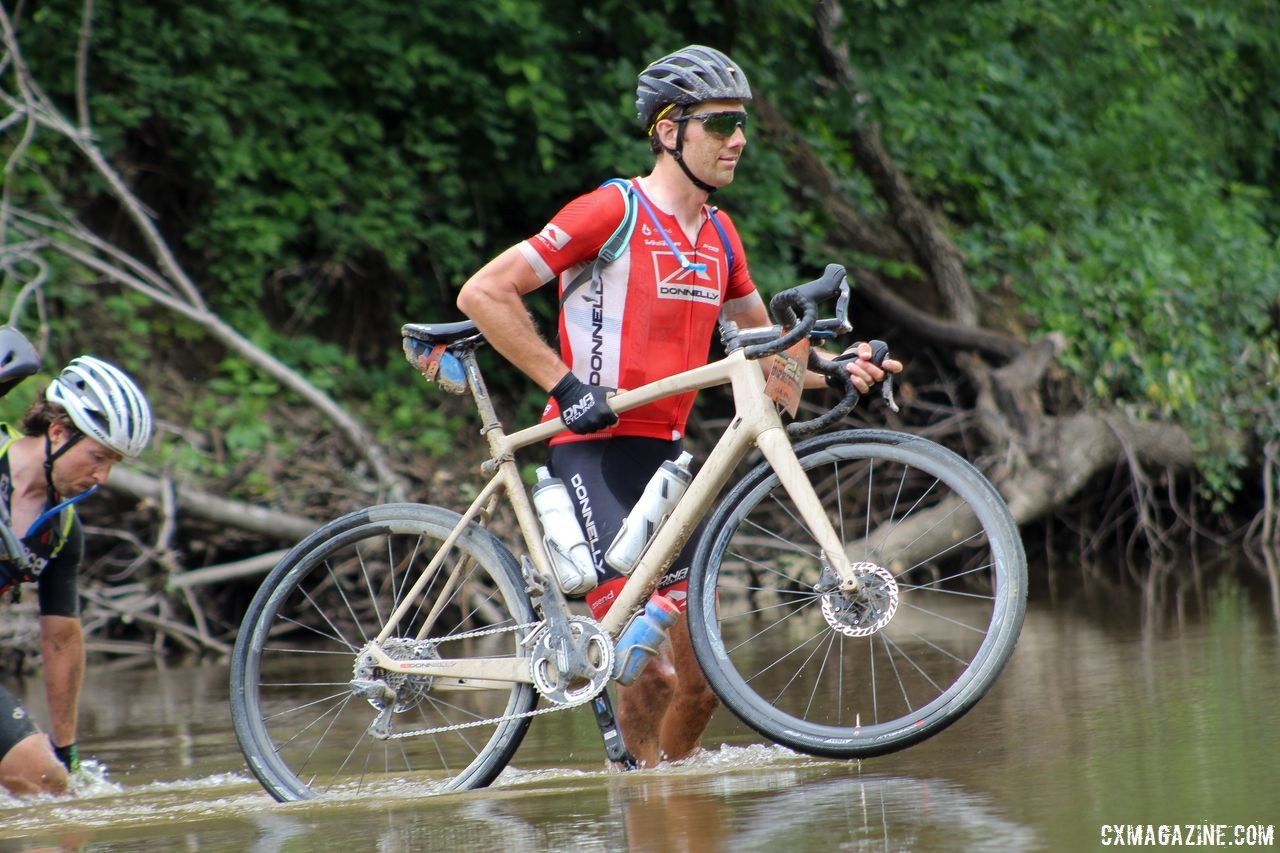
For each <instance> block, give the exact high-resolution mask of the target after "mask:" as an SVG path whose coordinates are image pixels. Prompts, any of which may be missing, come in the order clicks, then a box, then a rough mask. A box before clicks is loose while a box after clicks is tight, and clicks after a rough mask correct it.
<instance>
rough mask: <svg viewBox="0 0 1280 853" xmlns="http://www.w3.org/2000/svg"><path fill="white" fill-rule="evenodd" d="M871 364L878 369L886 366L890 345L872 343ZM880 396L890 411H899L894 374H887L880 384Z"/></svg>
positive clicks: (882, 342)
mask: <svg viewBox="0 0 1280 853" xmlns="http://www.w3.org/2000/svg"><path fill="white" fill-rule="evenodd" d="M870 343H871V363H872V364H874V365H875V366H876V367H880V366H881V365H882V364H884V360H885V359H886V358H888V357H889V345H888V344H887V343H885V342H884V341H881V340H875V341H871V342H870ZM880 396H881V397H882V398H884V404H885V405H886V406H888V407H889V411H891V412H894V413H895V414H896V413H897V411H898V401H897V400H895V399H893V374H892V373H886V374H885V375H884V379H883V380H881V382H880Z"/></svg>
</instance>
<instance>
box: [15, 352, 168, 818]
mask: <svg viewBox="0 0 1280 853" xmlns="http://www.w3.org/2000/svg"><path fill="white" fill-rule="evenodd" d="M21 425H22V433H23V434H19V433H18V432H16V431H14V430H13V429H12V428H10V427H9V426H8V425H5V424H0V520H2V521H3V522H4V523H5V524H7V525H8V526H9V527H10V528H11V529H12V530H13V531H14V534H15V535H16V536H18V537H19V538H20V539H21V542H22V544H23V545H24V546H25V547H26V548H27V549H28V550H29V551H30V552H31V553H32V554H33V555H34V557H35V560H34V562H33V563H32V564H31V565H32V567H33V568H27V569H24V568H21V567H19V566H18V565H17V564H16V563H15V562H14V561H13V560H0V592H3V591H4V590H7V589H9V588H12V587H16V585H17V584H19V583H23V582H29V581H35V582H36V583H37V584H38V597H39V609H40V651H41V657H42V660H43V666H44V684H45V696H46V697H47V700H48V704H49V715H50V718H51V722H52V731H51V732H50V734H49V735H47V736H46V735H45V734H43V733H41V732H40V731H39V730H38V729H37V728H36V726H35V724H34V723H33V722H32V721H31V718H30V716H29V715H28V714H27V712H26V709H24V708H23V707H22V705H21V704H19V703H18V701H17V699H16V698H15V697H14V696H13V695H12V694H10V693H9V692H8V691H7V690H5V689H4V688H3V687H0V784H3V785H4V787H5V788H7V789H8V790H9V791H10V792H11V793H13V794H15V795H26V794H37V793H49V794H61V793H64V792H65V791H66V789H67V783H68V778H69V776H68V774H69V773H74V772H75V771H77V770H78V769H79V754H78V751H77V748H76V720H77V709H78V705H79V696H80V685H81V681H82V679H83V676H84V636H83V634H82V633H81V627H80V619H79V615H78V613H79V602H78V595H77V592H76V573H77V571H78V570H79V567H80V562H81V559H82V556H83V553H84V537H83V533H82V531H81V528H80V522H79V520H78V519H77V518H76V514H75V508H74V506H73V504H74V502H75V501H77V500H79V499H80V498H82V497H84V496H86V495H87V494H88V493H89V492H91V491H92V490H93V489H95V488H96V487H97V486H99V485H101V484H102V483H105V482H106V480H107V475H108V474H109V473H110V472H111V466H112V465H114V464H115V463H117V462H119V461H121V460H122V459H123V458H124V457H126V456H130V457H132V456H137V455H138V454H140V453H141V452H142V451H143V449H144V448H145V447H146V446H147V442H148V440H149V439H150V438H151V409H150V407H149V406H148V404H147V400H146V397H145V396H144V395H143V393H142V391H141V390H140V389H139V388H138V386H137V385H136V384H134V382H133V380H132V379H130V378H129V377H128V376H126V375H125V374H124V373H123V372H122V371H121V370H119V369H118V368H116V367H114V366H112V365H110V364H108V363H107V362H105V361H101V360H99V359H96V358H93V357H92V356H87V355H86V356H81V357H79V358H76V359H73V360H72V361H71V363H70V364H68V365H67V366H66V367H65V368H64V369H63V370H62V372H61V373H60V374H59V375H58V376H57V378H55V379H54V380H53V381H52V382H51V383H50V384H49V387H48V388H47V389H46V391H45V393H44V395H43V396H42V397H40V398H37V400H36V402H35V403H34V404H32V406H31V408H30V409H28V410H27V412H26V414H25V415H24V416H23V418H22V424H21Z"/></svg>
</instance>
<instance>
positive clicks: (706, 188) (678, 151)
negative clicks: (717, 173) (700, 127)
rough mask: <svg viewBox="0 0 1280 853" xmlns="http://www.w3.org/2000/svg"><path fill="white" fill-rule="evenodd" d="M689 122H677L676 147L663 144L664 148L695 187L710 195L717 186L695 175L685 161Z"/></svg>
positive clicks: (682, 112)
mask: <svg viewBox="0 0 1280 853" xmlns="http://www.w3.org/2000/svg"><path fill="white" fill-rule="evenodd" d="M680 112H681V115H683V114H684V110H683V109H682V110H681V111H680ZM688 123H689V122H687V121H678V122H676V128H677V129H676V147H675V148H667V147H666V146H663V150H664V151H666V152H667V153H668V154H670V155H671V156H672V157H673V158H675V161H676V164H677V165H678V166H679V167H680V171H682V172H684V176H685V177H686V178H688V179H689V180H690V181H691V182H693V185H694V186H695V187H697V188H698V189H700V190H702V191H703V192H704V193H706V194H707V195H710V194H711V193H713V192H715V191H716V188H715V187H713V186H711V184H708V183H707V182H706V181H704V180H702V179H701V178H699V177H698V176H697V175H695V174H694V173H693V170H692V169H690V168H689V165H688V164H687V163H685V162H684V129H685V125H687V124H688Z"/></svg>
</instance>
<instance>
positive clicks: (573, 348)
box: [519, 180, 755, 444]
mask: <svg viewBox="0 0 1280 853" xmlns="http://www.w3.org/2000/svg"><path fill="white" fill-rule="evenodd" d="M632 186H633V187H634V188H635V191H636V192H641V193H642V192H643V190H641V189H640V187H639V183H638V182H637V181H634V180H633V181H632ZM646 200H649V199H648V197H647V196H646ZM649 207H650V208H651V209H652V210H653V213H654V215H655V216H657V217H658V219H659V221H660V224H661V226H662V228H664V229H665V230H666V232H667V235H668V236H669V237H670V238H671V240H672V242H673V243H675V245H676V248H677V249H679V251H680V252H681V253H683V254H684V256H685V257H686V258H687V259H688V260H690V261H693V262H696V263H703V264H706V270H705V271H701V272H699V271H695V270H682V269H681V267H680V262H679V260H678V259H677V258H676V256H675V255H673V254H672V253H671V250H670V248H668V246H667V243H666V241H665V240H663V239H662V235H661V234H660V233H659V232H658V229H657V228H655V227H654V223H653V221H652V220H651V219H650V218H649V213H648V212H647V211H646V210H645V207H644V205H639V206H638V209H637V211H636V224H635V230H634V231H632V234H631V240H630V242H629V243H628V245H627V248H626V249H625V250H624V251H623V252H622V254H621V255H620V256H619V257H618V259H617V260H615V261H614V262H613V263H610V264H606V265H604V268H603V272H602V274H601V287H600V288H599V289H598V290H597V289H594V288H593V287H592V285H591V282H590V281H589V280H588V281H587V282H586V283H584V284H583V285H581V286H579V287H578V289H577V290H575V291H574V292H573V293H572V294H571V295H570V297H569V299H568V301H567V302H565V304H564V305H563V306H562V308H561V311H560V357H561V358H563V359H564V361H565V363H566V364H568V365H570V366H571V367H572V369H573V373H574V375H575V376H577V377H578V378H579V379H581V380H582V381H583V382H586V383H588V384H591V385H602V386H605V387H610V388H622V389H628V390H629V389H634V388H639V387H640V386H641V385H645V384H647V383H650V382H654V381H656V380H658V379H664V378H666V377H668V376H672V375H674V374H676V373H680V372H682V371H685V370H689V369H691V368H694V367H701V366H702V365H704V364H706V363H707V356H708V354H709V351H710V348H711V335H712V333H713V332H714V331H715V329H716V320H717V319H718V317H719V315H720V308H721V306H722V305H723V304H724V303H725V302H726V301H728V300H730V299H738V298H741V297H743V296H748V295H750V294H751V293H753V292H754V291H755V285H754V284H753V283H752V281H751V275H750V273H749V272H748V271H747V263H746V254H745V252H744V251H743V248H742V242H741V240H740V239H739V238H738V232H737V230H736V229H735V228H734V227H733V223H732V222H730V221H729V217H728V216H726V215H725V214H724V213H722V212H717V213H716V219H717V220H718V221H719V222H720V225H721V227H722V228H723V229H724V232H725V236H726V237H727V238H728V239H729V241H730V243H731V245H732V247H733V258H734V262H733V269H732V270H730V269H729V268H728V258H727V256H726V253H725V247H724V246H722V245H721V239H720V233H719V231H717V229H716V227H715V225H714V224H713V223H712V222H711V221H710V220H709V219H708V216H709V215H710V210H711V209H710V208H709V207H707V208H705V209H704V211H703V217H702V224H701V227H700V229H699V231H698V234H697V235H696V238H695V240H693V241H690V239H689V237H688V235H686V234H685V233H684V231H683V230H682V229H681V227H680V225H679V223H677V222H676V219H675V217H674V216H671V215H669V214H667V213H665V212H664V211H662V210H660V209H658V207H657V206H656V205H654V204H653V202H652V200H649ZM624 213H625V206H624V203H623V198H622V193H620V192H619V191H618V188H617V187H614V186H605V187H601V188H600V189H597V190H595V191H594V192H591V193H588V194H586V195H584V196H580V197H578V198H577V199H575V200H573V201H571V202H570V203H569V204H568V205H566V206H565V207H564V209H563V210H561V211H560V212H559V213H557V214H556V215H555V216H554V217H552V219H551V221H550V222H549V223H547V226H546V227H545V228H543V229H542V231H540V232H539V233H538V234H537V235H536V236H534V237H531V238H529V239H528V240H526V241H524V242H523V243H520V244H519V251H520V253H521V254H522V255H523V256H524V258H525V259H526V260H527V261H528V262H529V263H530V265H532V267H533V268H534V270H535V271H536V272H537V274H538V275H539V276H540V277H541V278H542V280H543V281H550V280H551V279H552V278H554V277H556V276H557V275H558V276H559V277H560V288H559V292H560V293H561V294H563V292H564V288H565V287H567V286H568V285H569V283H570V282H572V281H573V280H574V279H575V278H576V277H577V276H578V274H579V273H581V272H582V271H583V270H584V269H586V268H587V267H589V266H590V265H591V264H592V263H594V262H595V259H596V255H597V254H598V253H599V252H600V249H601V247H603V246H604V244H605V242H606V241H607V240H608V239H609V238H610V237H611V236H612V235H613V233H614V231H616V230H617V228H618V225H619V223H621V222H622V217H623V215H624ZM696 396H697V392H690V393H688V394H682V395H680V396H678V397H670V398H667V399H665V400H659V401H657V402H656V403H651V404H649V405H647V406H642V407H640V408H638V409H633V410H631V411H630V412H626V413H625V414H623V415H621V416H620V417H619V420H618V423H617V424H615V425H614V426H613V427H611V428H609V429H607V430H603V431H601V432H598V433H592V434H590V435H575V434H573V433H562V434H561V435H558V436H556V437H555V438H554V439H552V441H551V443H552V444H560V443H563V442H566V441H590V440H593V439H601V438H609V437H610V436H614V435H635V436H645V437H648V438H660V439H664V440H671V439H674V438H679V437H681V435H683V433H684V428H685V422H686V421H687V420H688V419H689V410H690V409H691V408H693V401H694V398H695V397H696ZM559 416H560V412H559V409H558V407H557V406H556V403H555V401H554V400H551V401H549V402H548V403H547V408H546V411H545V412H544V413H543V418H542V419H543V420H544V421H546V420H551V419H553V418H557V417H559Z"/></svg>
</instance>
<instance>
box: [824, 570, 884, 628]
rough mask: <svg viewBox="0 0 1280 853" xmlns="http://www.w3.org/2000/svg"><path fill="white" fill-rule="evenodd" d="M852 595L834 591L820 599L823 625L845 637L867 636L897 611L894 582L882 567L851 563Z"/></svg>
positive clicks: (881, 626) (882, 626)
mask: <svg viewBox="0 0 1280 853" xmlns="http://www.w3.org/2000/svg"><path fill="white" fill-rule="evenodd" d="M850 568H852V569H853V573H854V575H855V576H856V577H857V579H858V589H857V590H856V591H854V592H841V591H839V590H834V591H832V592H828V593H825V594H824V595H823V596H822V615H823V617H824V618H825V619H826V620H827V624H828V625H830V626H831V627H832V628H834V629H835V630H837V631H839V632H840V633H842V634H845V635H846V636H849V637H869V636H871V635H872V634H874V633H876V632H877V631H880V630H881V629H883V628H884V626H886V625H888V624H889V622H890V621H892V619H893V614H894V613H896V612H897V611H898V582H897V581H896V580H894V579H893V575H892V574H891V573H890V572H889V570H888V569H886V568H884V567H883V566H878V565H876V564H875V563H868V562H861V563H854V564H853V565H852V566H851V567H850Z"/></svg>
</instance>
